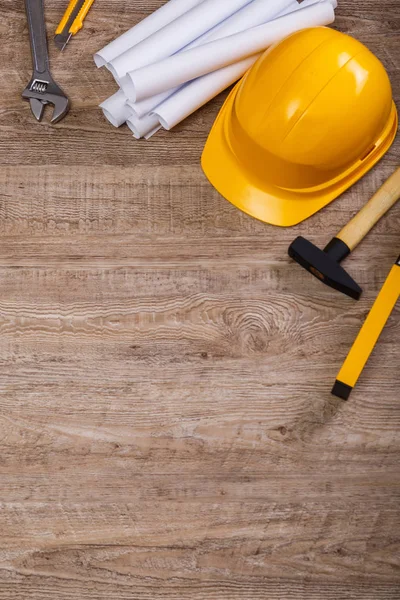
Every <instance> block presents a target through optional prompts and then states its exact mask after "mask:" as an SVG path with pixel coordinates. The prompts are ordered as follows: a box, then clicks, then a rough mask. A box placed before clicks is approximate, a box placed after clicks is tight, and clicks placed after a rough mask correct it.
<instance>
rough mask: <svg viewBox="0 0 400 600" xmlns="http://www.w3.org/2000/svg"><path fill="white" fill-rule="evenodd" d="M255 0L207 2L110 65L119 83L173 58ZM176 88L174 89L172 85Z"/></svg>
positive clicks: (208, 0)
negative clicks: (127, 77) (143, 69)
mask: <svg viewBox="0 0 400 600" xmlns="http://www.w3.org/2000/svg"><path fill="white" fill-rule="evenodd" d="M250 1H251V0H218V1H216V0H203V2H201V4H199V5H198V6H195V7H194V8H192V10H190V11H189V12H187V13H185V14H183V15H182V16H181V17H179V18H178V19H176V20H175V21H172V23H170V24H169V25H166V26H165V27H163V28H162V29H160V30H159V31H157V32H156V33H154V34H153V35H151V36H149V37H148V38H146V39H145V40H143V41H142V42H139V44H137V45H136V46H134V47H133V48H131V49H130V50H127V51H126V52H124V53H123V54H121V55H120V56H118V57H117V58H115V59H114V60H112V61H110V62H109V63H108V64H107V65H106V66H107V68H108V69H109V70H110V71H111V73H112V74H113V75H114V77H115V79H116V81H117V82H118V83H120V82H121V79H122V78H123V77H124V76H125V75H126V73H128V71H133V70H136V69H139V68H141V67H144V66H145V65H149V64H151V63H153V62H155V61H158V60H161V59H162V58H165V57H167V56H171V55H172V54H174V53H175V52H178V50H181V49H182V48H184V47H185V46H187V45H188V44H189V43H190V42H192V41H193V40H195V39H196V38H198V37H200V36H201V35H202V34H204V33H205V32H207V31H209V30H210V29H211V28H212V27H214V26H215V25H217V24H218V23H221V22H222V21H224V20H225V19H226V18H227V17H229V16H231V15H232V14H233V13H235V12H236V11H237V10H239V9H240V8H242V7H243V6H245V5H246V4H249V3H250ZM170 87H173V86H170Z"/></svg>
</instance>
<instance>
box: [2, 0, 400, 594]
mask: <svg viewBox="0 0 400 600" xmlns="http://www.w3.org/2000/svg"><path fill="white" fill-rule="evenodd" d="M216 1H217V0H216ZM339 3H340V6H339V9H338V12H337V15H338V18H337V22H336V26H337V27H338V28H339V29H340V30H341V31H344V32H349V33H351V34H353V35H355V36H356V37H357V38H358V39H360V40H361V41H363V42H365V43H366V44H367V45H368V46H369V47H370V48H371V49H372V50H373V51H374V52H376V54H377V55H378V56H379V57H380V58H381V59H382V61H383V62H384V64H385V66H386V67H387V69H388V71H389V73H390V76H391V79H392V82H393V91H394V96H395V99H396V101H397V102H399V103H400V43H399V31H400V6H399V3H398V0H379V1H378V0H339ZM45 4H46V19H47V24H48V29H49V33H50V34H51V33H52V32H53V31H54V29H55V26H56V24H57V22H58V20H59V19H60V17H61V15H62V13H63V11H64V9H65V7H66V0H48V1H47V0H46V2H45ZM161 4H162V1H161V0H151V1H150V0H132V1H129V0H111V1H108V2H105V0H97V2H96V3H95V4H94V6H93V8H92V10H91V12H90V14H89V17H88V18H87V21H86V24H85V29H84V30H83V31H82V32H81V34H80V35H79V36H78V37H77V38H75V39H74V40H73V41H72V42H71V44H70V46H69V47H68V49H67V50H66V51H65V53H63V54H62V55H60V54H59V53H58V52H57V51H56V50H55V49H54V48H53V44H52V43H51V44H50V46H51V59H52V70H53V72H54V75H55V78H56V80H57V81H58V82H59V83H60V84H61V85H62V87H63V88H64V89H65V91H66V92H67V93H68V94H69V95H70V97H71V99H72V103H73V105H72V110H71V112H70V114H69V115H68V117H67V118H66V119H65V120H63V121H62V122H61V123H60V124H58V125H57V126H55V127H51V126H49V125H48V124H47V123H46V122H44V123H42V124H37V123H36V122H35V120H34V119H33V117H32V115H31V113H30V110H29V106H28V104H26V103H24V102H23V101H22V100H21V99H20V94H21V91H22V89H23V88H24V86H25V85H26V83H27V81H28V79H29V76H30V70H31V67H30V65H31V59H30V50H29V42H28V37H27V25H26V18H25V12H24V7H23V3H22V1H21V0H17V2H12V1H11V0H0V14H1V20H0V21H1V22H0V38H1V39H2V41H3V44H2V50H1V58H0V68H1V75H2V78H1V79H2V85H1V88H0V152H1V156H0V161H1V168H0V194H1V195H0V233H1V244H0V282H1V294H0V334H1V335H0V365H1V369H0V600H47V599H48V600H72V599H73V600H135V599H137V600H144V599H148V600H161V599H162V600H173V599H174V600H182V599H192V600H212V599H218V600H253V599H254V600H256V599H257V600H344V599H351V600H394V599H397V600H398V599H399V598H400V506H399V500H400V436H399V432H400V402H399V401H400V392H399V389H400V369H399V363H400V348H399V336H400V319H399V315H400V312H399V307H397V309H396V310H395V312H394V314H393V315H392V317H391V319H390V321H389V323H388V325H387V327H386V329H385V331H384V334H383V336H382V338H381V340H380V343H379V345H378V347H377V348H376V350H375V352H374V354H373V356H372V359H371V360H370V362H369V364H368V366H367V368H366V369H365V371H364V373H363V375H362V378H361V380H360V382H359V385H358V387H357V388H356V390H355V391H354V393H353V395H352V397H351V400H350V401H349V402H348V403H343V402H341V401H339V400H337V399H335V398H334V397H333V396H331V394H330V389H331V387H332V384H333V382H334V380H335V376H336V374H337V372H338V369H339V367H340V366H341V364H342V362H343V359H344V357H345V356H346V354H347V352H348V350H349V348H350V346H351V344H352V342H353V340H354V338H355V336H356V334H357V332H358V331H359V328H360V325H361V323H362V322H363V320H364V318H365V316H366V314H367V312H368V310H369V308H370V307H371V305H372V302H373V300H374V298H375V296H376V294H377V292H378V290H379V289H380V287H381V285H382V283H383V281H384V280H385V277H386V275H387V273H388V271H389V269H390V267H391V265H392V263H393V262H394V260H395V258H396V257H397V256H398V254H399V250H400V235H399V233H400V205H399V206H397V207H395V208H394V209H393V210H392V212H391V213H390V215H388V216H386V217H385V218H384V219H383V220H382V222H381V223H379V225H378V226H377V227H376V229H375V230H374V231H373V233H371V234H370V235H369V237H368V239H367V240H366V241H365V242H364V243H363V244H362V245H361V246H360V247H359V249H357V251H356V252H355V253H354V255H353V256H352V257H350V258H349V259H348V260H347V263H346V266H347V268H348V270H349V271H350V272H351V274H352V275H353V276H354V277H355V278H356V280H357V281H358V282H359V283H360V284H361V285H362V286H363V288H364V289H365V294H364V296H363V298H362V300H361V301H360V302H359V303H357V302H354V301H352V300H350V299H348V298H347V297H345V296H342V295H340V294H338V293H335V292H334V291H332V290H330V289H328V288H327V287H324V286H323V285H319V284H318V282H317V281H315V280H314V279H313V278H311V277H310V276H309V275H308V274H307V273H306V272H303V271H302V270H301V269H299V268H298V267H296V266H295V265H294V264H292V263H291V262H290V260H289V259H288V257H287V247H288V245H289V243H290V242H291V241H292V239H293V238H294V237H295V236H296V235H297V234H303V235H307V236H309V237H310V238H312V240H314V241H315V242H316V243H318V244H319V245H323V244H324V243H325V242H326V241H327V240H328V239H330V237H331V236H332V235H334V234H335V233H336V232H337V230H338V229H339V228H340V227H341V226H342V225H343V224H344V223H345V222H346V221H347V220H348V219H349V218H350V217H351V216H352V215H353V214H354V213H355V212H356V211H357V210H358V209H359V208H360V207H361V206H362V205H363V204H364V203H365V201H366V200H367V199H368V198H369V196H370V195H372V193H373V192H374V191H375V190H376V189H377V188H378V187H379V186H380V184H382V183H383V182H384V180H385V179H386V178H387V177H388V176H389V175H390V174H391V173H392V172H393V171H394V169H395V168H396V167H397V166H398V165H399V164H400V141H399V139H398V140H397V141H396V143H395V144H394V146H393V148H392V149H391V150H390V152H389V153H388V154H387V156H386V157H385V158H384V160H383V161H382V162H381V163H380V164H379V165H378V166H377V167H376V168H375V169H374V170H373V171H372V172H370V173H369V174H368V175H366V176H365V177H364V179H363V180H362V181H360V182H359V183H358V184H357V185H355V186H354V187H353V188H352V189H351V190H350V191H349V192H348V193H346V194H345V195H344V196H342V197H341V198H340V199H338V200H336V201H335V202H334V203H332V204H331V205H330V206H329V207H328V208H327V209H326V210H324V211H322V212H320V213H319V214H317V215H316V216H314V217H313V218H311V219H309V220H308V221H307V222H305V223H303V224H301V225H299V226H298V227H296V228H293V229H278V228H274V227H272V226H267V225H264V224H262V223H260V222H257V221H256V220H253V219H251V218H250V217H247V216H245V215H243V214H241V213H240V212H239V211H238V210H237V209H235V208H234V207H233V206H231V205H230V204H229V203H228V202H226V201H225V200H223V199H222V198H221V197H220V196H219V195H218V193H217V192H216V191H214V190H213V189H212V187H211V186H210V185H209V184H208V182H207V181H206V179H205V177H204V175H203V174H202V171H201V168H200V165H199V158H200V154H201V151H202V148H203V145H204V143H205V140H206V136H207V132H208V131H209V129H210V127H211V125H212V122H213V119H214V118H215V116H216V114H217V111H218V108H219V107H220V105H221V102H222V99H223V98H222V97H220V98H218V99H216V100H215V101H214V102H212V103H211V104H210V105H209V106H207V107H206V108H204V109H203V110H201V111H199V112H198V113H197V114H196V115H194V116H193V117H191V118H189V119H188V120H187V121H186V122H185V123H183V124H182V125H180V126H179V127H178V128H177V129H176V130H175V131H174V132H172V133H160V134H158V135H157V136H156V137H154V138H153V139H152V140H151V141H149V142H137V141H135V140H134V139H133V138H132V136H131V134H130V132H129V131H128V130H127V129H126V128H121V129H119V130H117V129H114V128H113V127H111V126H110V125H109V124H108V123H106V121H105V120H104V118H103V116H102V114H101V112H100V111H99V109H98V108H97V105H98V103H99V102H100V101H101V100H103V99H105V98H106V97H107V96H108V95H110V94H111V93H112V92H113V91H114V89H115V88H114V84H113V81H112V78H111V77H110V75H109V73H108V72H107V71H106V70H103V69H101V70H98V69H96V68H95V66H94V63H93V61H92V54H93V53H94V52H95V51H96V50H98V49H99V48H100V47H102V46H103V45H104V44H105V43H106V42H108V41H109V40H111V39H113V38H115V37H116V36H117V35H118V34H119V33H122V32H123V31H124V30H126V29H127V28H128V26H131V25H132V24H134V23H135V22H137V21H138V20H139V19H141V18H142V17H144V16H145V15H146V14H148V13H150V12H151V11H153V10H155V9H156V8H158V7H159V6H160V5H161Z"/></svg>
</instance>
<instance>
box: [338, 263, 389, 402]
mask: <svg viewBox="0 0 400 600" xmlns="http://www.w3.org/2000/svg"><path fill="white" fill-rule="evenodd" d="M399 296H400V256H399V258H398V260H397V262H396V263H395V265H394V267H393V268H392V270H391V271H390V273H389V276H388V278H387V279H386V281H385V283H384V285H383V288H382V289H381V291H380V293H379V296H378V298H377V299H376V301H375V304H374V305H373V307H372V309H371V312H370V313H369V315H368V317H367V319H366V321H365V323H364V325H363V326H362V328H361V331H360V333H359V334H358V337H357V339H356V341H355V342H354V344H353V347H352V349H351V350H350V353H349V355H348V356H347V358H346V360H345V362H344V364H343V367H342V369H341V371H340V373H339V375H338V377H337V379H336V383H335V385H334V386H333V390H332V394H333V395H334V396H338V398H342V399H343V400H348V398H349V396H350V394H351V391H352V389H353V388H354V386H355V385H356V383H357V381H358V378H359V377H360V375H361V373H362V370H363V368H364V367H365V365H366V363H367V361H368V358H369V357H370V354H371V352H372V350H373V349H374V347H375V345H376V343H377V341H378V339H379V336H380V334H381V333H382V330H383V328H384V327H385V325H386V322H387V320H388V318H389V317H390V314H391V313H392V311H393V309H394V307H395V305H396V302H397V300H398V299H399Z"/></svg>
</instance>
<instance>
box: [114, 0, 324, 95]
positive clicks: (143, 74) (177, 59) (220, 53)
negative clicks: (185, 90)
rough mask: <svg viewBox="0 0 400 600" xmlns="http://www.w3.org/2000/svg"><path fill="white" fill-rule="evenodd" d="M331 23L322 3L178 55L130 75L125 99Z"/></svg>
mask: <svg viewBox="0 0 400 600" xmlns="http://www.w3.org/2000/svg"><path fill="white" fill-rule="evenodd" d="M213 1H214V0H213ZM334 20H335V12H334V10H333V6H332V4H331V3H330V2H328V1H326V2H321V3H319V4H314V5H313V6H309V7H307V8H303V9H301V10H298V11H296V12H294V13H291V14H289V15H286V16H284V17H280V18H278V19H276V20H275V21H271V22H270V23H266V24H265V25H259V26H258V27H254V28H253V29H250V30H247V31H243V32H241V33H236V34H235V35H231V36H229V37H226V38H223V39H221V40H217V41H214V42H209V43H206V44H204V45H202V46H200V47H198V48H193V49H192V50H187V51H186V52H181V53H179V54H176V55H175V56H170V57H169V58H166V59H164V60H161V61H159V62H157V63H154V64H151V65H148V66H147V67H144V68H141V69H138V70H136V71H133V72H131V73H129V74H128V79H129V81H130V83H129V86H128V87H129V94H127V95H128V96H129V98H131V100H133V101H135V102H138V101H140V100H143V99H144V98H148V97H149V96H154V95H156V94H160V93H161V92H164V91H166V90H169V89H171V88H174V87H176V86H179V85H180V84H182V83H185V82H187V81H191V80H193V79H195V78H196V77H201V76H202V75H206V74H207V73H210V72H211V71H215V70H217V69H221V68H222V67H225V66H227V65H229V64H233V63H235V62H237V61H240V60H242V59H244V58H247V57H248V56H252V55H253V54H256V53H258V52H261V51H262V50H265V49H266V48H268V46H270V45H271V44H274V43H275V42H278V41H279V40H281V39H283V38H284V37H286V36H288V35H290V34H291V33H294V32H295V31H299V30H301V29H305V28H308V27H315V26H318V25H328V24H330V23H332V22H333V21H334ZM124 91H125V93H126V90H125V89H124Z"/></svg>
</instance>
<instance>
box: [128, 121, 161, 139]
mask: <svg viewBox="0 0 400 600" xmlns="http://www.w3.org/2000/svg"><path fill="white" fill-rule="evenodd" d="M126 124H127V125H128V127H129V129H130V130H131V131H132V133H133V135H134V137H135V138H136V139H137V140H139V139H140V138H142V137H144V138H145V139H146V140H148V139H149V138H150V137H151V136H152V135H154V134H155V133H157V131H158V130H159V129H161V125H160V121H159V119H158V117H156V116H155V115H146V116H145V117H143V118H142V119H138V118H137V117H136V116H135V115H131V116H130V117H129V119H127V121H126Z"/></svg>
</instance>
